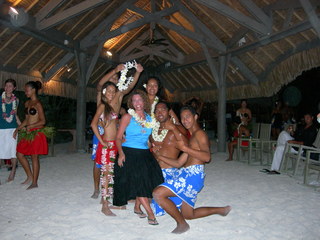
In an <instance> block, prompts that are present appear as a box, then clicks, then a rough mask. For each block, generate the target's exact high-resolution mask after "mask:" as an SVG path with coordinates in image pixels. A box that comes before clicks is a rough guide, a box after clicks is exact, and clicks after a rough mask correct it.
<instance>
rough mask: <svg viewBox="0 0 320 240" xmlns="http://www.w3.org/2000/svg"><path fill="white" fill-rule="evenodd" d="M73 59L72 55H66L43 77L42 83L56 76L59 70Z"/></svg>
mask: <svg viewBox="0 0 320 240" xmlns="http://www.w3.org/2000/svg"><path fill="white" fill-rule="evenodd" d="M73 57H74V54H73V53H67V54H66V55H65V56H64V57H63V58H62V59H61V60H60V61H59V62H58V63H57V64H56V65H54V66H53V67H52V68H51V69H50V70H49V71H48V72H47V73H46V74H45V75H44V81H49V80H50V79H51V78H52V77H53V76H55V75H56V74H57V72H58V71H59V69H61V68H62V67H64V66H65V65H67V64H68V63H69V62H70V61H71V60H72V59H73Z"/></svg>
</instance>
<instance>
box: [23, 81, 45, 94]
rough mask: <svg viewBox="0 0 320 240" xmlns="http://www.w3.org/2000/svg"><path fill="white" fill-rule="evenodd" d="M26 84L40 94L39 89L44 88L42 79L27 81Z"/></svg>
mask: <svg viewBox="0 0 320 240" xmlns="http://www.w3.org/2000/svg"><path fill="white" fill-rule="evenodd" d="M26 86H29V87H31V88H33V89H35V90H36V94H37V95H38V91H39V90H40V89H41V88H42V83H41V82H40V81H29V82H27V83H26Z"/></svg>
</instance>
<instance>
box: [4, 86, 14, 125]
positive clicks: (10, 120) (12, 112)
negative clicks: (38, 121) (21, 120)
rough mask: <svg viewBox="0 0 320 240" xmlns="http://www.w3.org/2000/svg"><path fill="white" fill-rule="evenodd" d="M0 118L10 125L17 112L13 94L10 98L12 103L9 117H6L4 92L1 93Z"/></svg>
mask: <svg viewBox="0 0 320 240" xmlns="http://www.w3.org/2000/svg"><path fill="white" fill-rule="evenodd" d="M1 98H2V117H3V118H4V119H5V120H6V121H7V122H8V123H11V122H12V120H13V116H14V114H15V113H16V111H17V101H16V97H15V95H14V94H12V96H11V99H10V100H11V102H12V110H11V112H10V116H9V117H7V113H6V92H3V93H2V96H1Z"/></svg>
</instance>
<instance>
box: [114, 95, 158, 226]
mask: <svg viewBox="0 0 320 240" xmlns="http://www.w3.org/2000/svg"><path fill="white" fill-rule="evenodd" d="M128 107H129V110H128V113H127V114H125V115H124V116H123V117H122V118H121V121H120V126H119V129H118V132H117V137H116V144H117V148H118V151H119V157H118V163H117V164H115V181H114V198H113V204H114V205H115V206H123V205H126V204H127V203H128V200H131V199H136V200H137V201H138V202H139V203H141V204H142V206H143V207H144V209H145V210H146V212H147V215H148V223H149V224H150V225H157V224H158V222H157V220H156V218H155V216H154V214H153V212H152V210H151V207H150V203H149V198H152V191H153V189H154V188H155V187H157V186H158V185H159V184H161V183H163V177H162V172H161V169H160V167H159V165H158V163H157V161H156V160H155V158H154V157H153V155H152V153H151V152H150V149H149V145H148V139H149V136H150V134H151V132H152V127H153V125H154V121H152V119H151V117H150V115H149V113H150V103H149V101H148V98H147V96H146V94H145V93H144V92H143V91H141V90H136V91H134V92H133V93H132V94H131V95H130V97H129V99H128ZM124 133H126V139H125V142H123V141H122V136H123V134H124ZM135 213H136V214H138V216H139V217H145V215H144V214H143V213H142V212H136V211H135Z"/></svg>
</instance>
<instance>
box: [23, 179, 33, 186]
mask: <svg viewBox="0 0 320 240" xmlns="http://www.w3.org/2000/svg"><path fill="white" fill-rule="evenodd" d="M31 182H32V177H28V178H27V179H26V180H25V181H24V182H22V183H21V184H22V185H27V184H29V183H31Z"/></svg>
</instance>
